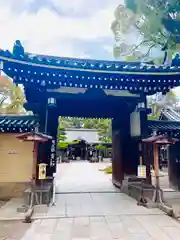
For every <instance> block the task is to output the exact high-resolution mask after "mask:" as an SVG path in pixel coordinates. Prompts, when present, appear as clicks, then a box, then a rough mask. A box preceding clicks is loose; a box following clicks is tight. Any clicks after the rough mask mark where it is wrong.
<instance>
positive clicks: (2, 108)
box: [0, 76, 26, 114]
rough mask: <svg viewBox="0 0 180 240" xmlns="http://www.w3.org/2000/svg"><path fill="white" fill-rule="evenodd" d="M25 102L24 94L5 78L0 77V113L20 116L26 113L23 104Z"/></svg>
mask: <svg viewBox="0 0 180 240" xmlns="http://www.w3.org/2000/svg"><path fill="white" fill-rule="evenodd" d="M25 102H26V99H25V96H24V92H23V90H22V89H21V88H20V87H19V86H16V85H15V84H13V82H12V81H11V79H9V78H8V77H6V76H1V77H0V113H1V114H22V113H26V111H25V109H24V103H25Z"/></svg>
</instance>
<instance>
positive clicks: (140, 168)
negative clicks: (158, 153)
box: [137, 165, 146, 178]
mask: <svg viewBox="0 0 180 240" xmlns="http://www.w3.org/2000/svg"><path fill="white" fill-rule="evenodd" d="M137 175H138V177H139V178H146V166H145V165H138V169H137Z"/></svg>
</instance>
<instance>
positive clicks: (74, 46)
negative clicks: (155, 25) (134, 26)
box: [0, 0, 122, 59]
mask: <svg viewBox="0 0 180 240" xmlns="http://www.w3.org/2000/svg"><path fill="white" fill-rule="evenodd" d="M121 1H122V0H113V1H112V0H103V1H100V0H99V1H98V0H70V1H67V0H0V29H1V37H0V48H2V49H9V50H11V49H12V47H13V43H14V41H15V40H17V39H19V40H21V41H22V43H23V45H24V47H25V51H27V52H33V53H39V54H47V55H57V56H67V57H80V58H95V59H113V54H112V50H113V43H114V38H113V33H112V32H111V23H112V21H113V19H114V11H115V9H116V7H117V6H118V4H120V3H121Z"/></svg>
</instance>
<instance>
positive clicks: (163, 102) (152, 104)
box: [148, 91, 179, 120]
mask: <svg viewBox="0 0 180 240" xmlns="http://www.w3.org/2000/svg"><path fill="white" fill-rule="evenodd" d="M178 102H179V101H178V99H177V96H176V94H175V93H174V92H173V91H170V92H168V93H167V94H166V95H162V93H157V94H156V95H154V96H151V97H150V98H149V99H148V107H149V108H151V110H152V113H151V114H150V115H149V116H148V119H149V120H157V119H158V118H159V116H160V113H161V110H162V109H163V108H168V107H173V108H174V107H176V105H177V103H178Z"/></svg>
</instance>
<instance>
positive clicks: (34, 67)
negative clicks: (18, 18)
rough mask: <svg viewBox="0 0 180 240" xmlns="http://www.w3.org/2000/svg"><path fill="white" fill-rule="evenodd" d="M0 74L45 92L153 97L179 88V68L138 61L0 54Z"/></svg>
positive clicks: (4, 52)
mask: <svg viewBox="0 0 180 240" xmlns="http://www.w3.org/2000/svg"><path fill="white" fill-rule="evenodd" d="M0 61H3V71H4V72H5V73H6V74H7V75H8V76H10V77H12V78H13V79H14V82H15V83H19V84H24V83H26V84H33V85H37V86H43V87H46V88H47V89H53V88H59V87H71V88H74V87H75V88H77V87H78V88H102V89H107V90H108V89H112V90H129V91H130V92H132V93H137V92H138V93H140V92H142V93H146V94H154V93H156V92H158V91H159V92H160V91H168V90H169V89H170V88H173V87H177V86H180V65H178V66H177V65H172V66H155V65H147V64H142V63H140V62H134V63H133V62H120V61H102V60H90V59H76V58H62V57H51V56H42V55H33V54H29V53H28V54H25V55H20V56H18V57H17V56H15V55H13V54H12V53H10V52H9V51H3V50H1V51H0Z"/></svg>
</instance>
